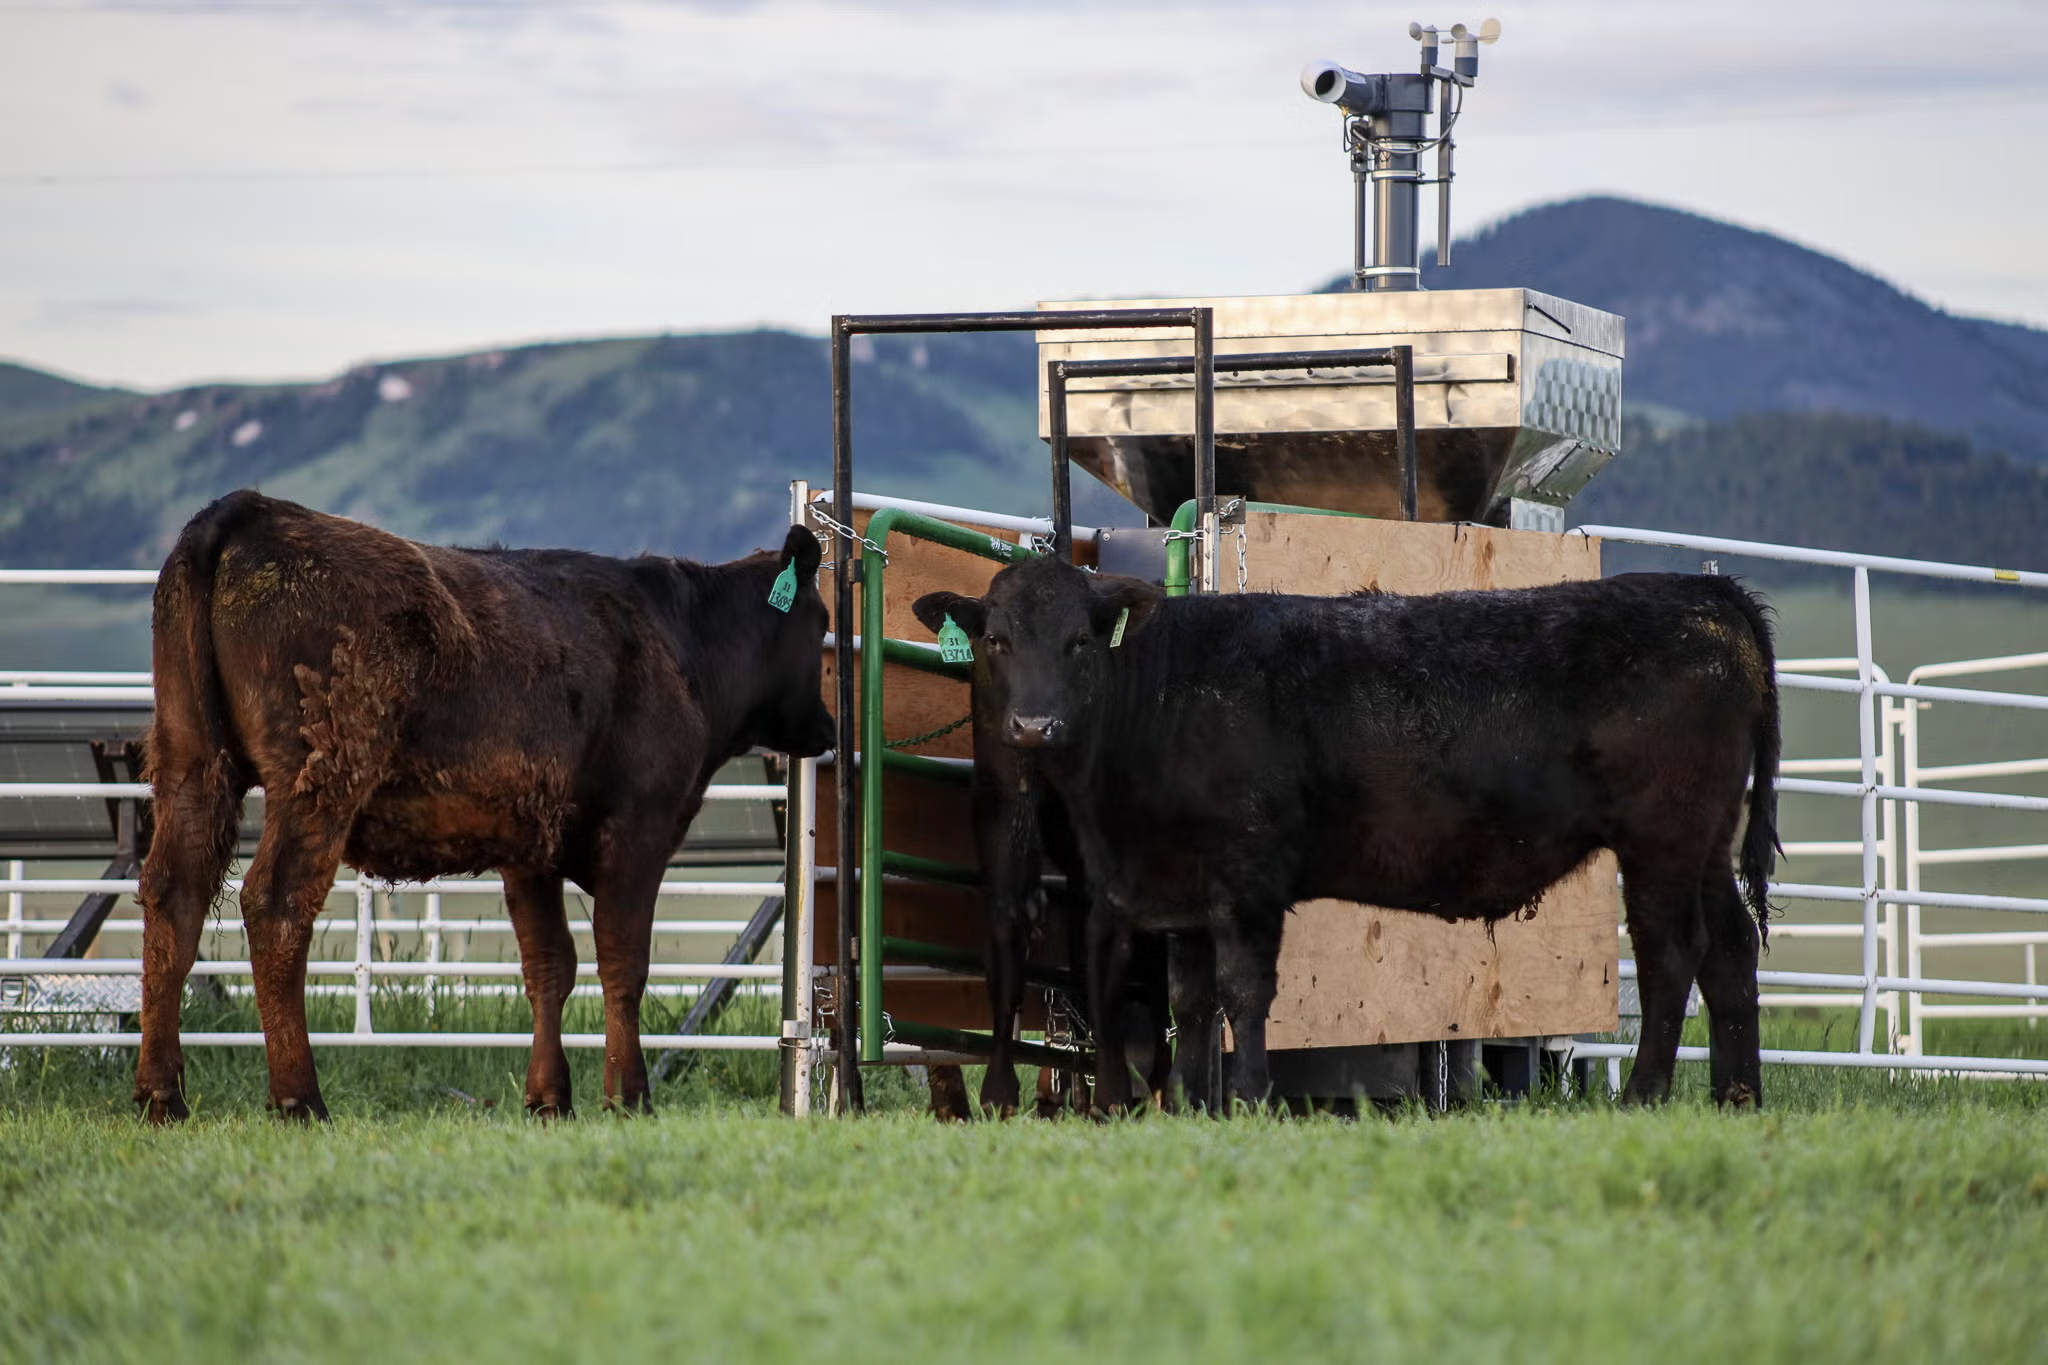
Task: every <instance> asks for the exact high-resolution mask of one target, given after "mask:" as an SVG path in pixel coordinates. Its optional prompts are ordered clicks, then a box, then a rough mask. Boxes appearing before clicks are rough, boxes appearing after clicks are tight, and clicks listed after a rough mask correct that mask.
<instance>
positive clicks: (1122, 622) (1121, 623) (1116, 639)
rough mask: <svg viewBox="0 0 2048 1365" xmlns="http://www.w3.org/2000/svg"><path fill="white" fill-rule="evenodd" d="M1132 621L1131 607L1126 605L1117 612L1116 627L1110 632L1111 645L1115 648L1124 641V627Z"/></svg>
mask: <svg viewBox="0 0 2048 1365" xmlns="http://www.w3.org/2000/svg"><path fill="white" fill-rule="evenodd" d="M1130 623H1131V609H1130V608H1129V607H1125V608H1124V609H1123V610H1122V611H1120V612H1118V613H1117V614H1116V629H1115V630H1112V631H1111V632H1110V633H1109V647H1110V648H1111V649H1115V648H1116V647H1117V646H1118V645H1120V644H1122V643H1123V642H1124V627H1125V626H1127V625H1129V624H1130Z"/></svg>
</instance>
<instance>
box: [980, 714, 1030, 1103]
mask: <svg viewBox="0 0 2048 1365" xmlns="http://www.w3.org/2000/svg"><path fill="white" fill-rule="evenodd" d="M975 762H976V777H975V781H976V786H975V789H974V809H975V820H974V825H975V832H976V836H977V837H976V843H977V845H978V847H977V849H976V852H977V853H978V854H979V855H980V858H981V867H982V878H983V880H982V887H983V901H982V910H983V913H984V914H985V915H986V916H987V919H988V960H987V963H986V964H985V969H984V979H985V980H986V982H987V985H988V999H989V1015H990V1025H991V1028H990V1032H991V1034H992V1035H993V1041H992V1043H991V1045H990V1049H989V1059H988V1069H987V1070H986V1071H984V1072H983V1073H982V1078H981V1107H982V1110H983V1112H985V1113H988V1114H991V1115H993V1116H995V1117H998V1118H1006V1119H1007V1118H1011V1117H1014V1116H1015V1115H1016V1113H1017V1106H1018V1103H1019V1101H1020V1096H1019V1094H1018V1089H1017V1068H1016V1064H1015V1063H1014V1062H1013V1061H1012V1060H1011V1042H1012V1039H1013V1037H1014V1035H1015V1033H1016V1029H1017V1012H1018V1010H1020V1009H1021V1008H1023V1005H1024V965H1025V958H1026V956H1027V954H1028V953H1029V950H1030V923H1031V911H1032V902H1031V898H1032V897H1033V896H1036V895H1039V894H1040V892H1039V889H1038V875H1039V869H1040V863H1041V862H1042V860H1043V856H1044V854H1043V849H1042V847H1041V843H1040V838H1039V827H1038V818H1037V811H1036V798H1035V796H1033V795H1032V794H1031V793H1028V792H1022V791H1018V790H1005V789H1002V788H999V786H998V785H997V784H998V783H1004V784H1007V782H1008V781H1009V778H1008V777H1007V775H1008V774H1009V773H1010V772H1011V769H1012V767H1013V766H1014V762H1015V760H1014V759H1012V758H1010V757H1009V756H1008V755H1006V754H1004V753H1002V752H1000V751H998V750H986V751H985V748H984V746H983V745H982V743H981V742H980V736H979V734H977V737H976V746H975Z"/></svg>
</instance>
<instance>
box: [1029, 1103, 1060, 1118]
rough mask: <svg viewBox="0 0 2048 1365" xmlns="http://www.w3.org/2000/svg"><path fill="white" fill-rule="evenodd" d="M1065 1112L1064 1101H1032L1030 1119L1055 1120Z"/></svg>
mask: <svg viewBox="0 0 2048 1365" xmlns="http://www.w3.org/2000/svg"><path fill="white" fill-rule="evenodd" d="M1066 1112H1067V1102H1066V1101H1065V1100H1044V1099H1042V1100H1037V1101H1034V1102H1033V1103H1032V1106H1031V1117H1033V1118H1037V1119H1048V1120H1050V1119H1056V1118H1058V1117H1059V1116H1060V1115H1062V1114H1064V1113H1066Z"/></svg>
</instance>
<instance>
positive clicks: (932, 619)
mask: <svg viewBox="0 0 2048 1365" xmlns="http://www.w3.org/2000/svg"><path fill="white" fill-rule="evenodd" d="M910 609H911V610H912V611H913V612H916V613H917V619H918V620H920V621H922V622H924V625H925V629H926V630H929V631H930V632H931V633H932V634H934V635H937V634H938V633H939V627H941V626H943V625H945V624H946V618H947V617H948V616H950V617H952V618H953V624H954V625H956V626H958V627H960V629H962V630H964V631H966V632H967V633H968V634H969V635H980V634H981V628H982V627H983V626H985V625H987V624H988V613H987V612H985V611H983V610H982V606H981V599H980V598H979V597H962V596H961V595H960V594H959V593H957V592H928V593H926V594H925V595H924V596H922V597H920V598H918V599H917V601H915V602H913V603H911V605H910Z"/></svg>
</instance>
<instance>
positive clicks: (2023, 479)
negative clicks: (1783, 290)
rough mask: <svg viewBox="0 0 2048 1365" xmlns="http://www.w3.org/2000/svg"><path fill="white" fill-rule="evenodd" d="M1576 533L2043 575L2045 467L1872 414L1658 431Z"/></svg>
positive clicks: (1635, 431)
mask: <svg viewBox="0 0 2048 1365" xmlns="http://www.w3.org/2000/svg"><path fill="white" fill-rule="evenodd" d="M1567 515H1568V517H1569V519H1570V520H1571V521H1572V522H1574V523H1576V524H1582V525H1584V524H1594V523H1600V524H1606V525H1623V526H1643V527H1654V528H1658V529H1662V530H1669V531H1686V532H1690V533H1692V534H1695V535H1708V536H1732V537H1737V538H1740V539H1744V540H1764V541H1772V542H1776V543H1778V544H1784V545H1799V546H1804V547H1806V548H1809V549H1827V550H1857V551H1862V552H1865V553H1870V554H1887V555H1902V556H1905V557H1907V558H1912V559H1940V560H1949V561H1953V562H1961V563H1969V564H1993V565H1997V566H1999V567H2004V568H2019V569H2048V544H2044V542H2043V538H2042V531H2041V528H2042V527H2043V526H2044V525H2048V470H2043V469H2042V467H2041V466H2039V465H2035V464H2031V463H2027V464H2022V463H2020V462H2018V461H2015V460H2011V459H2007V458H2005V457H2004V456H2002V455H1989V454H1985V453H1984V452H1982V451H1979V450H1976V449H1974V448H1972V446H1971V445H1970V443H1969V442H1968V441H1966V440H1963V439H1962V438H1960V437H1955V436H1945V435H1942V434H1940V433H1938V432H1933V431H1928V430H1926V429H1925V428H1922V427H1916V426H1908V425H1903V424H1900V423H1897V422H1889V421H1885V420H1883V419H1881V418H1876V417H1844V416H1836V415H1831V414H1824V415H1806V414H1797V413H1757V414H1750V415H1747V416H1742V417H1736V418H1733V419H1731V420H1729V421H1725V422H1698V423H1686V424H1680V425H1677V426H1675V427H1674V426H1666V427H1664V428H1663V429H1661V430H1660V429H1658V428H1657V427H1656V426H1653V425H1652V424H1651V423H1649V422H1646V421H1640V420H1638V421H1633V422H1631V423H1629V425H1628V427H1627V430H1626V431H1625V434H1624V438H1623V451H1622V454H1621V455H1620V456H1619V457H1618V458H1617V459H1615V461H1614V462H1613V463H1612V464H1610V465H1609V466H1608V467H1607V468H1606V469H1605V470H1604V471H1602V472H1601V474H1600V475H1599V477H1597V478H1596V479H1594V480H1593V482H1592V483H1591V484H1590V485H1588V486H1587V488H1586V490H1585V492H1583V493H1581V494H1580V495H1579V496H1578V498H1577V499H1576V500H1574V502H1573V503H1572V505H1571V507H1570V509H1569V511H1568V514H1567Z"/></svg>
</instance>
